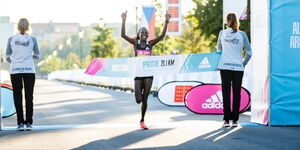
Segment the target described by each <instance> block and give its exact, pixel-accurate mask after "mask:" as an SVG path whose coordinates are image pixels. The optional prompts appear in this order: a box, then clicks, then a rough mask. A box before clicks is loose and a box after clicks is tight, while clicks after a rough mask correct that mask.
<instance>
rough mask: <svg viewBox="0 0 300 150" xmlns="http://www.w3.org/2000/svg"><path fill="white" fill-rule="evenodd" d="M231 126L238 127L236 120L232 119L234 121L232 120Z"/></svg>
mask: <svg viewBox="0 0 300 150" xmlns="http://www.w3.org/2000/svg"><path fill="white" fill-rule="evenodd" d="M231 126H232V127H238V126H239V124H238V123H237V122H236V121H234V122H232V125H231Z"/></svg>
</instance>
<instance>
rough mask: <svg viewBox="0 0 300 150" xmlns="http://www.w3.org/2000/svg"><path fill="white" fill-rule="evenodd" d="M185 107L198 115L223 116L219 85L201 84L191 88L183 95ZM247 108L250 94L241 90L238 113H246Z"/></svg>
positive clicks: (243, 89)
mask: <svg viewBox="0 0 300 150" xmlns="http://www.w3.org/2000/svg"><path fill="white" fill-rule="evenodd" d="M231 101H232V93H231ZM231 104H232V102H231ZM185 105H186V107H187V108H188V109H189V110H190V111H192V112H194V113H198V114H223V97H222V89H221V84H203V85H199V86H196V87H194V88H192V89H191V90H189V91H188V92H187V94H186V95H185ZM249 106H250V93H249V92H248V91H247V90H246V89H245V88H242V90H241V105H240V112H244V111H246V110H247V109H248V108H249Z"/></svg>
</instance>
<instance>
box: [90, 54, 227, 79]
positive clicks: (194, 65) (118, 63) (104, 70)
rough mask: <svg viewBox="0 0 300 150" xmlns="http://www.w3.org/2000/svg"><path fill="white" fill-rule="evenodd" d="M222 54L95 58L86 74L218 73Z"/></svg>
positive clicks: (133, 75) (111, 75)
mask: <svg viewBox="0 0 300 150" xmlns="http://www.w3.org/2000/svg"><path fill="white" fill-rule="evenodd" d="M220 55H221V53H218V52H214V53H201V54H190V55H168V56H150V57H149V56H148V57H147V56H146V57H132V58H95V59H93V60H92V62H91V63H90V64H89V66H88V67H87V69H86V71H85V73H86V74H89V75H95V76H110V77H137V76H138V77H143V76H157V75H164V74H170V73H171V74H179V73H193V72H205V71H216V69H217V66H218V62H219V59H220Z"/></svg>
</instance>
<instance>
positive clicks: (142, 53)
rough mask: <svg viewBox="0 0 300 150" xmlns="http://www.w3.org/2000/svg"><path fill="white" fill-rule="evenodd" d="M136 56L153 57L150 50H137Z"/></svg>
mask: <svg viewBox="0 0 300 150" xmlns="http://www.w3.org/2000/svg"><path fill="white" fill-rule="evenodd" d="M136 56H138V57H139V56H151V51H150V50H136Z"/></svg>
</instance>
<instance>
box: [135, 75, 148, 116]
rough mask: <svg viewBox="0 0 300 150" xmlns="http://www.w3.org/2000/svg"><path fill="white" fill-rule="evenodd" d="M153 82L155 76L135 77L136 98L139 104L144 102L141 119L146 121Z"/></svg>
mask: <svg viewBox="0 0 300 150" xmlns="http://www.w3.org/2000/svg"><path fill="white" fill-rule="evenodd" d="M152 82H153V77H137V78H135V79H134V95H135V100H136V102H137V103H138V104H139V103H141V102H142V107H141V110H142V118H141V121H144V117H145V114H146V110H147V107H148V96H149V94H150V90H151V86H152Z"/></svg>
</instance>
